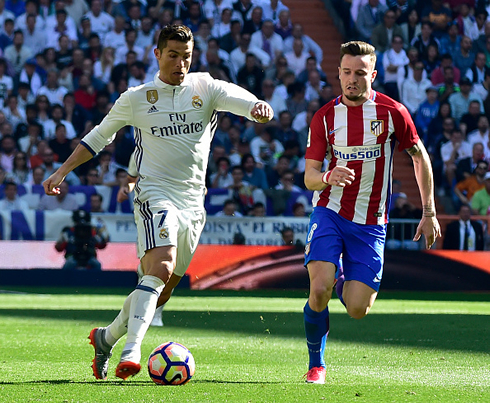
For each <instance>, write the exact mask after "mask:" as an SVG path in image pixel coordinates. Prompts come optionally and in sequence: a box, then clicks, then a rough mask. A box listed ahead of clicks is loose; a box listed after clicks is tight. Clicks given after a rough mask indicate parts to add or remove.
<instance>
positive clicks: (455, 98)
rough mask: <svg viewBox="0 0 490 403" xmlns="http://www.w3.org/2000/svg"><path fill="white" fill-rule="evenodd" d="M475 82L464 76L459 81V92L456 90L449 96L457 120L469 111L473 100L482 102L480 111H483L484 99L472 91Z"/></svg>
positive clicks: (453, 114)
mask: <svg viewBox="0 0 490 403" xmlns="http://www.w3.org/2000/svg"><path fill="white" fill-rule="evenodd" d="M472 87H473V84H472V83H471V81H470V80H468V78H466V77H463V78H462V79H461V81H460V82H459V89H460V91H459V92H455V93H453V94H451V95H450V96H449V99H448V101H449V104H450V105H451V113H452V116H453V118H454V119H456V121H457V122H459V120H460V119H461V117H462V116H463V115H464V114H465V113H466V112H468V108H469V106H470V102H471V101H478V102H479V103H480V112H481V113H483V101H482V100H481V99H480V97H479V96H478V95H477V94H476V93H474V92H473V91H472Z"/></svg>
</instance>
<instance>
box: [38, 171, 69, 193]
mask: <svg viewBox="0 0 490 403" xmlns="http://www.w3.org/2000/svg"><path fill="white" fill-rule="evenodd" d="M64 179H65V177H64V176H63V175H61V174H59V173H58V171H56V172H55V173H54V174H52V175H51V176H50V177H49V178H48V179H46V180H45V181H44V182H43V187H44V192H45V193H46V194H47V195H48V196H56V195H59V194H60V188H59V187H58V186H59V185H60V184H61V182H63V180H64Z"/></svg>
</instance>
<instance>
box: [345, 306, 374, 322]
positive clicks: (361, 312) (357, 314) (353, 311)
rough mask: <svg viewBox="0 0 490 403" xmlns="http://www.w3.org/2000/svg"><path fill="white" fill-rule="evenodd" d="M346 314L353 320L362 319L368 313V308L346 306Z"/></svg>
mask: <svg viewBox="0 0 490 403" xmlns="http://www.w3.org/2000/svg"><path fill="white" fill-rule="evenodd" d="M346 308H347V313H348V314H349V316H350V317H351V318H353V319H362V318H364V316H366V315H367V314H368V312H369V309H370V307H369V306H366V305H354V304H347V306H346Z"/></svg>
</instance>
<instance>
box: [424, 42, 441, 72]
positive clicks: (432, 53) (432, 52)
mask: <svg viewBox="0 0 490 403" xmlns="http://www.w3.org/2000/svg"><path fill="white" fill-rule="evenodd" d="M439 64H440V61H439V50H438V49H437V47H436V46H435V45H429V46H428V47H427V59H425V60H424V67H425V71H426V72H427V77H429V78H430V76H431V75H432V72H433V71H434V70H435V69H436V68H437V67H439Z"/></svg>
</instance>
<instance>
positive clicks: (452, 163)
mask: <svg viewBox="0 0 490 403" xmlns="http://www.w3.org/2000/svg"><path fill="white" fill-rule="evenodd" d="M467 157H471V146H470V144H469V143H468V142H467V141H465V137H464V135H463V133H461V130H459V129H454V130H453V132H452V134H451V139H450V141H448V142H447V143H445V144H443V145H442V146H441V158H442V161H443V162H444V171H445V174H446V179H447V183H448V185H449V186H450V187H452V186H453V185H454V183H453V182H454V181H455V179H456V166H457V164H458V162H459V161H461V160H462V159H464V158H467Z"/></svg>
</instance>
